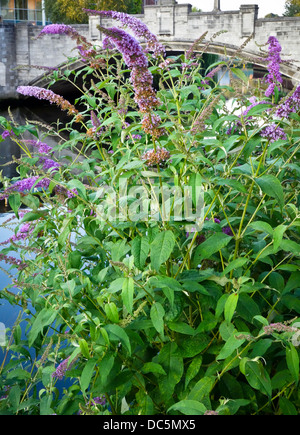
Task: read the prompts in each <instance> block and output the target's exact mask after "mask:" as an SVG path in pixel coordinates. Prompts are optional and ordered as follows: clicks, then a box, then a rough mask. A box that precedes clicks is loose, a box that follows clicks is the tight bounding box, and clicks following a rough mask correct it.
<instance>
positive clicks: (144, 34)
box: [84, 9, 165, 58]
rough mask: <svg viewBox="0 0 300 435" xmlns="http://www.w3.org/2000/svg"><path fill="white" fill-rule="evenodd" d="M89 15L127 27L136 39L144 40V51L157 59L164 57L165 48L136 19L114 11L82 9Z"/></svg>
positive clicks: (144, 25)
mask: <svg viewBox="0 0 300 435" xmlns="http://www.w3.org/2000/svg"><path fill="white" fill-rule="evenodd" d="M84 11H85V12H86V13H87V14H89V15H100V16H102V17H108V18H112V19H114V20H117V21H119V22H120V23H121V24H122V26H123V27H128V28H129V29H130V30H132V32H133V33H134V35H135V36H136V37H137V38H144V39H145V41H146V49H145V51H153V56H154V57H156V58H158V57H159V56H164V55H165V47H164V46H163V45H162V44H161V43H160V42H159V40H158V38H157V37H156V36H155V35H154V34H153V33H152V32H150V30H149V29H148V27H147V26H146V24H144V23H143V22H142V21H140V20H138V19H137V18H135V17H133V16H131V15H128V14H125V13H123V12H116V11H93V10H91V9H84Z"/></svg>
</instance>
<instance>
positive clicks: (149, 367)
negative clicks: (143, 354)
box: [141, 362, 167, 375]
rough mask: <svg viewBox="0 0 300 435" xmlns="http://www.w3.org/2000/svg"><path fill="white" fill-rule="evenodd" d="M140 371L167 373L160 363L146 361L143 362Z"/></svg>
mask: <svg viewBox="0 0 300 435" xmlns="http://www.w3.org/2000/svg"><path fill="white" fill-rule="evenodd" d="M141 371H142V373H156V374H159V375H167V373H166V372H165V370H164V369H163V367H162V366H161V365H160V364H157V363H154V362H148V363H146V364H144V365H143V367H142V370H141Z"/></svg>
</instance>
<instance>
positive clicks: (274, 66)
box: [265, 36, 283, 97]
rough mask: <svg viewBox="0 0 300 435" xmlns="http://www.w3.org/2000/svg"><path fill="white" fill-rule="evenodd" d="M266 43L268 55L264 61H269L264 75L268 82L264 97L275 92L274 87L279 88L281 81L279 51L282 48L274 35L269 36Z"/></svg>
mask: <svg viewBox="0 0 300 435" xmlns="http://www.w3.org/2000/svg"><path fill="white" fill-rule="evenodd" d="M268 44H269V56H268V57H267V59H266V61H267V62H269V64H268V71H269V74H268V75H267V77H266V82H267V83H269V87H268V89H267V90H266V93H265V95H266V97H271V96H272V95H273V94H274V92H275V88H276V87H277V88H279V85H280V84H281V83H282V82H283V80H282V76H281V73H280V64H281V63H282V60H281V57H280V53H281V50H282V48H281V45H280V44H279V42H278V40H277V39H276V38H275V36H270V38H269V39H268Z"/></svg>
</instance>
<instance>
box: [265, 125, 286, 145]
mask: <svg viewBox="0 0 300 435" xmlns="http://www.w3.org/2000/svg"><path fill="white" fill-rule="evenodd" d="M260 135H261V136H262V137H266V138H267V139H269V141H270V142H271V143H272V142H276V141H277V140H280V139H282V140H287V135H286V133H285V131H284V130H283V129H282V128H281V127H278V125H276V124H272V125H269V126H268V127H266V128H264V129H263V130H262V131H261V133H260Z"/></svg>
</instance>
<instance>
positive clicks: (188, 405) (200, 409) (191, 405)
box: [167, 400, 206, 415]
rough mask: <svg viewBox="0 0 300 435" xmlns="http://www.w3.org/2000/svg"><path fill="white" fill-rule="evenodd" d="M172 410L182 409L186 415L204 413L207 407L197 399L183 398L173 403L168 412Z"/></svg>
mask: <svg viewBox="0 0 300 435" xmlns="http://www.w3.org/2000/svg"><path fill="white" fill-rule="evenodd" d="M170 411H180V412H181V413H182V414H184V415H203V414H204V413H205V411H206V407H205V406H204V405H203V403H201V402H198V401H197V400H181V401H180V402H178V403H175V405H172V406H171V407H170V408H169V409H168V411H167V412H170Z"/></svg>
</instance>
